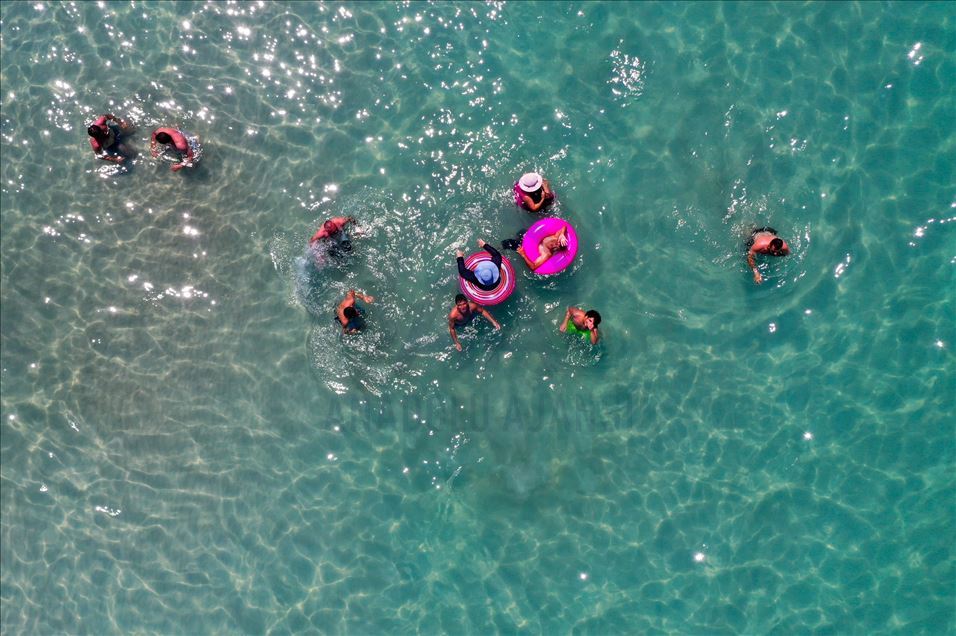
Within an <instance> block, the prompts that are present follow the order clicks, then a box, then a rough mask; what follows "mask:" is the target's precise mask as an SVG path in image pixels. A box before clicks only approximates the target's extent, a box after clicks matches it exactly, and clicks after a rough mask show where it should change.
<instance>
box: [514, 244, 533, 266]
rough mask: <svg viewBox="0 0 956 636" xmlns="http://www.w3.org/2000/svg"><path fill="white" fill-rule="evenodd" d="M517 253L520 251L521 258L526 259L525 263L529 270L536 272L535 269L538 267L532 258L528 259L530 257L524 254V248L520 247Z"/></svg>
mask: <svg viewBox="0 0 956 636" xmlns="http://www.w3.org/2000/svg"><path fill="white" fill-rule="evenodd" d="M517 251H518V253H519V254H521V258H523V259H524V263H525V265H527V266H528V269H530V270H534V268H535V267H537V265H535V264H534V261H532V260H531V259H530V258H528V255H527V254H525V253H524V248H523V247H519V248H518V250H517Z"/></svg>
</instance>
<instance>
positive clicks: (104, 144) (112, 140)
mask: <svg viewBox="0 0 956 636" xmlns="http://www.w3.org/2000/svg"><path fill="white" fill-rule="evenodd" d="M110 122H113V123H110ZM131 131H132V126H130V125H129V123H128V122H126V121H124V120H122V119H120V118H119V117H117V116H116V115H113V114H112V113H107V114H105V115H100V116H99V117H97V118H96V121H94V122H93V123H92V124H90V126H89V128H87V129H86V133H87V134H88V135H89V136H90V146H91V147H92V148H93V154H95V155H96V157H97V158H98V159H102V160H103V161H112V162H113V163H123V162H124V161H126V160H127V159H128V158H130V157H132V156H133V153H132V151H131V150H130V149H129V148H128V147H127V146H126V144H125V143H123V139H122V136H123V135H126V134H129V133H130V132H131Z"/></svg>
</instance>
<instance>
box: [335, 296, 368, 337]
mask: <svg viewBox="0 0 956 636" xmlns="http://www.w3.org/2000/svg"><path fill="white" fill-rule="evenodd" d="M356 298H361V299H362V302H364V303H366V304H369V305H371V304H372V303H373V302H375V297H374V296H368V295H366V294H361V293H359V292H357V291H355V290H354V289H350V290H349V291H348V293H347V294H345V298H343V299H342V302H340V303H339V306H338V307H337V308H336V310H335V317H336V319H337V320H338V321H339V324H340V325H342V333H343V334H355V333H359V332H360V331H362V330H363V329H365V308H364V307H362V306H361V305H359V304H358V303H356V302H355V299H356Z"/></svg>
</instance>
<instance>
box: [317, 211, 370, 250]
mask: <svg viewBox="0 0 956 636" xmlns="http://www.w3.org/2000/svg"><path fill="white" fill-rule="evenodd" d="M349 223H352V224H354V225H357V224H358V221H356V220H355V217H354V216H334V217H332V218H331V219H329V220H328V221H326V222H325V223H323V224H322V227H320V228H319V229H318V230H317V231H316V233H315V234H313V235H312V238H310V239H309V243H310V244H311V243H315V242H316V241H318V240H320V239H324V238H332V237H333V236H335V235H336V234H338V233H339V232H341V231H342V230H344V229H345V226H346V225H347V224H349Z"/></svg>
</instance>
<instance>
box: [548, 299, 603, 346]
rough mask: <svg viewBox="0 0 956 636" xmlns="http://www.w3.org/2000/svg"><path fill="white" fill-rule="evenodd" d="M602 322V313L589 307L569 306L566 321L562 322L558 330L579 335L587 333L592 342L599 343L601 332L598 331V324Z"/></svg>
mask: <svg viewBox="0 0 956 636" xmlns="http://www.w3.org/2000/svg"><path fill="white" fill-rule="evenodd" d="M599 324H601V314H599V313H598V312H596V311H594V310H593V309H589V310H587V311H584V310H583V309H581V308H579V307H574V306H571V307H568V310H567V311H566V312H565V313H564V322H562V323H561V326H560V327H558V331H560V332H561V333H573V334H579V335H587V336H588V337H589V338H590V340H591V344H593V345H594V344H597V341H598V338H600V337H601V336H600V334H599V333H598V325H599Z"/></svg>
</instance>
